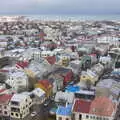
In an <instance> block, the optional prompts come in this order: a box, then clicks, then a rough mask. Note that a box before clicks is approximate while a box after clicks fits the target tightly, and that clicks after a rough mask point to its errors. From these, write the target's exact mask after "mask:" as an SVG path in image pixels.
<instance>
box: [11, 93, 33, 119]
mask: <svg viewBox="0 0 120 120" xmlns="http://www.w3.org/2000/svg"><path fill="white" fill-rule="evenodd" d="M31 106H32V99H31V98H30V96H29V95H24V94H14V95H13V96H12V98H11V101H10V110H11V113H10V117H11V118H19V119H20V118H24V117H26V116H27V115H28V114H29V112H30V110H29V109H30V107H31Z"/></svg>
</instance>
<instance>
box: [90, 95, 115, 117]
mask: <svg viewBox="0 0 120 120" xmlns="http://www.w3.org/2000/svg"><path fill="white" fill-rule="evenodd" d="M115 108H116V105H115V104H114V103H113V102H112V101H111V100H110V99H109V98H107V97H96V98H95V100H93V102H92V104H91V107H90V114H95V115H98V116H107V117H110V116H112V113H113V112H114V110H115Z"/></svg>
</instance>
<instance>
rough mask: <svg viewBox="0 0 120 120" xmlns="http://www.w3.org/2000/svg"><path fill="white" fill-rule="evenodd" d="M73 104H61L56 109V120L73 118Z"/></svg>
mask: <svg viewBox="0 0 120 120" xmlns="http://www.w3.org/2000/svg"><path fill="white" fill-rule="evenodd" d="M71 110H72V104H69V105H67V106H66V107H64V106H59V107H58V109H57V111H56V120H71V114H72V111H71Z"/></svg>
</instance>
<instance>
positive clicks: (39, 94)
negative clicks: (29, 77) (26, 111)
mask: <svg viewBox="0 0 120 120" xmlns="http://www.w3.org/2000/svg"><path fill="white" fill-rule="evenodd" d="M32 93H33V94H35V95H36V96H38V97H41V96H43V95H45V91H43V90H42V89H40V88H36V89H34V90H33V91H32Z"/></svg>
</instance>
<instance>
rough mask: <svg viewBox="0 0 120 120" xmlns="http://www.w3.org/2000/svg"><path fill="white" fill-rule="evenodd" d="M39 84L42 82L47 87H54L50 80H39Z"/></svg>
mask: <svg viewBox="0 0 120 120" xmlns="http://www.w3.org/2000/svg"><path fill="white" fill-rule="evenodd" d="M38 84H42V85H43V86H44V87H45V88H46V89H49V87H52V84H51V83H50V82H49V80H39V81H38Z"/></svg>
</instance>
